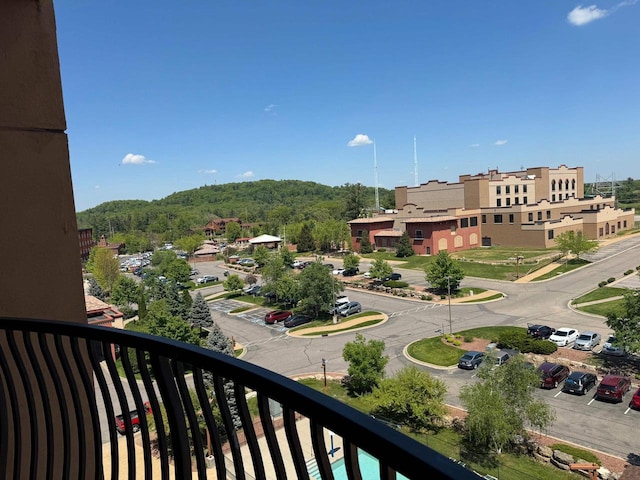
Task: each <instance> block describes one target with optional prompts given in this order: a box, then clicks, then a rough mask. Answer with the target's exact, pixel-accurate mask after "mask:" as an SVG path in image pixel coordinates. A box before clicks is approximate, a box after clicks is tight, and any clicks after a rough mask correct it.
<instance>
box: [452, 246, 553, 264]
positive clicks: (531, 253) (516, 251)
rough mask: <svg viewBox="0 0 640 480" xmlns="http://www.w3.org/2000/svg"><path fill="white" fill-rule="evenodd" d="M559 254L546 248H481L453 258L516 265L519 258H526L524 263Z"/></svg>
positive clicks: (453, 255) (458, 254)
mask: <svg viewBox="0 0 640 480" xmlns="http://www.w3.org/2000/svg"><path fill="white" fill-rule="evenodd" d="M558 253H560V252H559V251H558V250H555V249H546V248H515V247H480V248H473V249H471V250H464V251H462V252H456V253H452V254H451V256H452V257H454V258H458V259H462V258H464V259H465V260H474V261H476V262H495V261H509V260H511V261H513V262H514V264H515V259H516V258H517V257H524V261H525V262H526V261H527V260H528V259H530V258H536V257H541V256H553V255H557V254H558ZM525 268H526V266H525Z"/></svg>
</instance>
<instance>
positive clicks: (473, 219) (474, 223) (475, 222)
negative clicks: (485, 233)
mask: <svg viewBox="0 0 640 480" xmlns="http://www.w3.org/2000/svg"><path fill="white" fill-rule="evenodd" d="M482 223H486V222H484V221H483V222H482ZM471 226H472V227H477V226H478V217H471ZM625 226H626V225H625Z"/></svg>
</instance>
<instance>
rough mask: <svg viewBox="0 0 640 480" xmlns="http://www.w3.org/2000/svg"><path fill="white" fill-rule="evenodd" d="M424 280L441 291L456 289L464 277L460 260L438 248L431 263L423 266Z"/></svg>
mask: <svg viewBox="0 0 640 480" xmlns="http://www.w3.org/2000/svg"><path fill="white" fill-rule="evenodd" d="M425 273H426V277H425V278H426V280H427V282H429V283H430V284H431V286H432V287H433V288H435V289H437V290H439V291H441V292H446V291H447V290H448V289H449V288H450V289H451V291H454V290H457V289H458V287H459V285H460V282H461V281H462V279H463V278H464V273H463V272H462V267H461V266H460V262H459V261H458V260H456V259H454V258H451V255H449V253H448V252H447V251H446V250H440V251H439V252H438V255H436V258H435V260H434V261H433V262H431V264H429V265H427V266H426V267H425Z"/></svg>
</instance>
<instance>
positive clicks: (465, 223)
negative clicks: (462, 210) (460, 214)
mask: <svg viewBox="0 0 640 480" xmlns="http://www.w3.org/2000/svg"><path fill="white" fill-rule="evenodd" d="M468 226H469V219H468V218H461V219H460V228H467V227H468Z"/></svg>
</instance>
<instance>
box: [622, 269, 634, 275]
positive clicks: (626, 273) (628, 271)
mask: <svg viewBox="0 0 640 480" xmlns="http://www.w3.org/2000/svg"><path fill="white" fill-rule="evenodd" d="M632 273H633V270H632V269H629V270H627V271H626V272H624V274H625V275H631V274H632Z"/></svg>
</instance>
